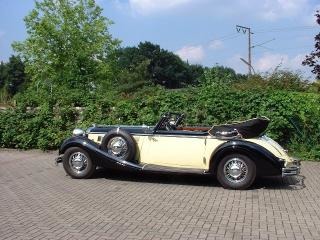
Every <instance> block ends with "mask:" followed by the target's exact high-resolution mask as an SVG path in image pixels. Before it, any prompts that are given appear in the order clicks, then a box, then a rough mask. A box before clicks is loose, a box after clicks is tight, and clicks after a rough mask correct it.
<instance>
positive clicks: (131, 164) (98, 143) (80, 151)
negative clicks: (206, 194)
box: [56, 113, 300, 189]
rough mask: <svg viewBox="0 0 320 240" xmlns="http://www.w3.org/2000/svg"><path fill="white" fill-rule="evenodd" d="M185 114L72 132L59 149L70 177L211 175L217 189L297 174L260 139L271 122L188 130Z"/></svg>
mask: <svg viewBox="0 0 320 240" xmlns="http://www.w3.org/2000/svg"><path fill="white" fill-rule="evenodd" d="M183 118H184V115H183V114H177V113H166V114H164V115H163V116H162V117H161V119H160V120H159V122H158V123H157V124H156V125H155V126H146V125H142V126H124V125H113V126H95V125H93V126H92V127H89V128H88V129H87V130H86V131H83V130H81V129H75V130H74V131H73V137H71V138H69V139H67V140H65V141H64V142H63V144H62V145H61V147H60V149H59V157H58V158H57V159H56V163H59V162H62V163H63V167H64V169H65V171H66V172H67V174H69V175H70V176H71V177H72V178H89V177H90V176H92V174H93V173H94V171H95V170H96V167H97V166H100V167H107V168H123V169H131V170H135V171H167V172H190V173H201V174H213V175H215V176H216V178H217V179H218V181H219V182H220V183H221V185H222V186H223V187H225V188H231V189H246V188H248V187H249V186H251V184H252V183H253V182H254V180H255V178H256V176H270V175H282V176H290V175H297V174H299V172H300V161H298V160H295V159H292V158H290V157H289V156H288V154H287V152H286V151H285V150H284V149H283V148H282V147H281V146H280V145H279V144H278V143H276V142H275V141H273V140H272V139H271V138H269V137H267V136H266V135H264V132H265V130H266V128H267V126H268V123H269V119H267V118H265V117H260V118H254V119H250V120H247V121H244V122H240V123H233V124H225V125H219V126H213V127H187V126H183V125H182V124H181V123H182V121H183Z"/></svg>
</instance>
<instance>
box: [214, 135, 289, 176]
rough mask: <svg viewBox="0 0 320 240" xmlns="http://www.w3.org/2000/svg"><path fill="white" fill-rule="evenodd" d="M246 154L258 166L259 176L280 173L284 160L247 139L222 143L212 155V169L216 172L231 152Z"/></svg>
mask: <svg viewBox="0 0 320 240" xmlns="http://www.w3.org/2000/svg"><path fill="white" fill-rule="evenodd" d="M235 153H238V154H244V155H246V156H248V157H249V158H250V159H251V160H252V161H254V163H255V164H256V166H257V172H258V175H259V176H271V175H280V174H281V173H282V168H283V166H284V161H282V160H281V159H279V158H278V157H276V156H275V155H274V154H272V153H271V152H270V151H268V150H267V149H265V148H264V147H262V146H260V145H259V144H256V143H252V142H248V141H245V140H230V141H228V142H226V143H223V144H221V145H220V146H219V147H218V148H217V149H216V150H215V151H214V152H213V153H212V155H211V160H210V171H211V172H213V173H215V174H216V170H217V168H218V164H219V162H220V160H222V159H223V158H224V157H225V156H227V155H229V154H235Z"/></svg>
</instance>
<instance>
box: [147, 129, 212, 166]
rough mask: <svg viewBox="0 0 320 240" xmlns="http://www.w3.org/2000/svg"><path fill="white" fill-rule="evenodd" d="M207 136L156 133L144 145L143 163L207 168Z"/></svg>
mask: <svg viewBox="0 0 320 240" xmlns="http://www.w3.org/2000/svg"><path fill="white" fill-rule="evenodd" d="M205 146H206V136H184V135H179V136H177V135H170V134H165V133H155V134H153V135H150V136H148V137H147V138H146V139H145V143H144V148H145V149H144V151H146V152H145V154H144V157H143V159H142V161H143V162H144V163H148V164H155V165H160V166H167V167H179V168H194V169H204V168H205V165H206V163H205V159H204V153H205Z"/></svg>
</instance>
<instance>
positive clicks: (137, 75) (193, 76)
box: [116, 42, 203, 89]
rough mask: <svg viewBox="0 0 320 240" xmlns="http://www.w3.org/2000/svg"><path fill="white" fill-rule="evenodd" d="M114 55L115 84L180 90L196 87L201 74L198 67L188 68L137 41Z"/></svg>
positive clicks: (149, 45)
mask: <svg viewBox="0 0 320 240" xmlns="http://www.w3.org/2000/svg"><path fill="white" fill-rule="evenodd" d="M116 55H117V59H118V60H117V63H118V67H119V68H120V69H119V70H118V71H119V74H118V77H117V79H118V82H119V84H122V83H123V82H124V83H125V84H131V85H132V86H136V87H140V86H141V85H143V81H144V82H145V83H144V85H146V84H147V85H148V84H149V85H150V84H158V85H162V86H164V87H166V88H169V89H172V88H182V87H185V86H187V85H196V84H197V83H198V82H200V78H201V76H202V75H203V67H202V66H200V65H189V64H188V63H186V62H184V61H182V60H181V58H180V57H179V56H177V55H175V54H174V53H172V52H170V51H167V50H164V49H162V48H160V46H159V45H156V44H153V43H151V42H141V43H139V45H138V46H137V47H126V48H121V49H119V50H118V51H117V54H116ZM130 76H132V77H130ZM130 82H131V83H130Z"/></svg>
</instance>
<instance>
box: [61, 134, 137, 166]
mask: <svg viewBox="0 0 320 240" xmlns="http://www.w3.org/2000/svg"><path fill="white" fill-rule="evenodd" d="M71 147H79V148H81V149H83V150H85V151H86V152H87V153H88V154H89V155H90V157H91V159H92V160H93V161H94V162H95V163H96V164H97V165H98V166H107V167H125V168H129V169H133V170H142V166H140V165H137V164H134V163H131V162H128V161H125V160H123V159H121V158H118V157H115V156H113V155H111V154H108V153H107V152H105V151H103V150H101V149H100V145H99V144H97V143H95V142H94V141H92V140H90V139H88V138H87V137H84V136H76V137H71V138H68V139H66V140H65V141H64V142H63V143H62V145H61V146H60V149H59V155H63V154H64V153H65V151H66V150H67V149H69V148H71Z"/></svg>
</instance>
